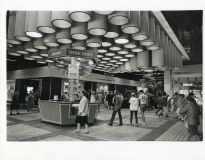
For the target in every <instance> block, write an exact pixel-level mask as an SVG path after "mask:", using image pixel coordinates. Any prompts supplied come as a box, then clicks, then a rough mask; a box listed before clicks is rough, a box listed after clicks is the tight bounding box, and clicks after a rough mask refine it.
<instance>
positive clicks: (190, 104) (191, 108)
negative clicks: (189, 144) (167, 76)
mask: <svg viewBox="0 0 205 160" xmlns="http://www.w3.org/2000/svg"><path fill="white" fill-rule="evenodd" d="M179 114H182V115H184V114H185V115H186V117H187V124H188V132H189V137H188V140H190V139H191V138H192V137H193V136H196V135H197V136H199V132H198V125H199V124H200V108H199V106H198V105H197V103H196V101H195V100H194V99H193V98H192V97H191V96H187V98H186V103H185V104H184V108H182V109H181V110H180V112H179Z"/></svg>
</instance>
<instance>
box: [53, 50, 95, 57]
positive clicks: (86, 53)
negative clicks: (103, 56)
mask: <svg viewBox="0 0 205 160" xmlns="http://www.w3.org/2000/svg"><path fill="white" fill-rule="evenodd" d="M67 56H68V57H77V58H85V59H95V60H97V52H93V51H89V50H85V51H80V50H76V49H70V48H64V49H54V50H52V51H49V57H50V58H59V57H67Z"/></svg>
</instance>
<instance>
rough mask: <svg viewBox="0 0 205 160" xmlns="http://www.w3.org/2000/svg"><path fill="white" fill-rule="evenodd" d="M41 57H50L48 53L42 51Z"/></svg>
mask: <svg viewBox="0 0 205 160" xmlns="http://www.w3.org/2000/svg"><path fill="white" fill-rule="evenodd" d="M40 55H41V56H42V57H48V51H43V50H42V51H41V52H40Z"/></svg>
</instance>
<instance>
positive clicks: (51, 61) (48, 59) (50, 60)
mask: <svg viewBox="0 0 205 160" xmlns="http://www.w3.org/2000/svg"><path fill="white" fill-rule="evenodd" d="M44 61H45V62H48V63H53V62H54V60H52V59H50V58H45V60H44Z"/></svg>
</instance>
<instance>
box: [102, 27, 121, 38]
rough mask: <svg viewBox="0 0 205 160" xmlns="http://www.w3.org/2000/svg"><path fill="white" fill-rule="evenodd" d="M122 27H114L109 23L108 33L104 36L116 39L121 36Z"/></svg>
mask: <svg viewBox="0 0 205 160" xmlns="http://www.w3.org/2000/svg"><path fill="white" fill-rule="evenodd" d="M119 33H120V26H116V25H112V24H110V23H108V29H107V33H106V34H105V35H104V37H106V38H116V37H118V36H119Z"/></svg>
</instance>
